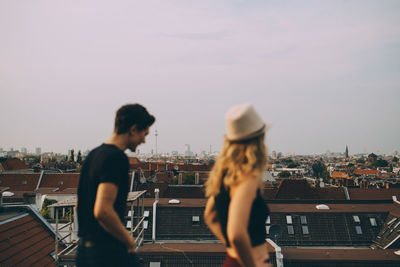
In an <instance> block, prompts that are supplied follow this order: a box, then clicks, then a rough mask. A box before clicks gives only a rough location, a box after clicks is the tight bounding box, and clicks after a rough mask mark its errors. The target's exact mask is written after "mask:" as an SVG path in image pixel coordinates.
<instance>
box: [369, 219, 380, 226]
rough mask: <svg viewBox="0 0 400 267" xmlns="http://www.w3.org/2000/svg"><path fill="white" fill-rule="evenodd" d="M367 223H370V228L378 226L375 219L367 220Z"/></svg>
mask: <svg viewBox="0 0 400 267" xmlns="http://www.w3.org/2000/svg"><path fill="white" fill-rule="evenodd" d="M369 222H370V223H371V226H378V225H377V224H376V219H375V218H369Z"/></svg>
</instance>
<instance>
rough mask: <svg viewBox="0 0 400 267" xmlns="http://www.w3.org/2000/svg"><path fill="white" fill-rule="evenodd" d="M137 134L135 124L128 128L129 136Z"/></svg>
mask: <svg viewBox="0 0 400 267" xmlns="http://www.w3.org/2000/svg"><path fill="white" fill-rule="evenodd" d="M137 132H138V130H137V126H136V124H134V125H132V126H131V127H130V128H129V135H135V134H136V133H137Z"/></svg>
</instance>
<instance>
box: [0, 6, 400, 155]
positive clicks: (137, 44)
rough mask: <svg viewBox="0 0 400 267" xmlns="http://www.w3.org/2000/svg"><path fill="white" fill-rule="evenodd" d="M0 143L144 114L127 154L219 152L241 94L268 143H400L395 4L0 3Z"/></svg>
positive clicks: (318, 147) (15, 144)
mask: <svg viewBox="0 0 400 267" xmlns="http://www.w3.org/2000/svg"><path fill="white" fill-rule="evenodd" d="M0 36H1V37H0V40H1V41H0V148H3V149H5V150H8V149H9V148H11V147H12V148H14V149H20V148H22V147H26V148H28V151H33V150H34V148H35V147H41V148H42V151H54V152H59V153H67V151H68V149H71V148H74V149H75V150H76V151H77V150H79V149H81V150H86V149H92V148H94V147H96V146H97V145H99V144H101V143H102V142H104V141H105V140H106V139H108V137H109V136H110V134H111V133H112V131H113V123H114V116H115V112H116V110H117V109H118V108H119V107H120V106H121V105H124V104H127V103H140V104H142V105H144V106H145V107H146V108H147V109H148V111H149V112H150V113H152V114H153V115H155V117H156V123H155V125H154V126H153V127H152V128H151V131H150V135H149V136H148V138H147V142H146V144H144V145H142V146H141V147H139V149H140V151H141V152H150V151H151V150H152V149H153V150H154V151H155V143H156V141H155V140H156V139H155V136H154V133H155V129H157V131H158V152H171V151H179V152H184V150H185V144H190V147H191V150H192V151H194V152H200V151H203V150H204V151H209V150H210V146H211V149H212V151H219V150H220V148H221V145H222V141H223V135H224V132H225V124H224V115H225V112H226V110H227V109H228V108H229V107H230V106H232V105H237V104H242V103H251V104H253V105H254V107H255V108H256V110H257V111H258V112H259V114H260V116H261V117H262V118H263V120H264V121H265V122H267V123H269V124H270V125H271V128H270V129H269V131H268V133H267V146H268V149H269V151H272V150H275V151H279V152H282V153H295V154H320V153H325V152H327V151H328V150H329V151H331V152H344V150H345V147H346V145H348V147H349V152H350V154H354V153H370V152H374V153H380V154H383V153H386V154H391V153H392V152H393V151H395V150H398V151H400V138H399V137H400V123H399V115H400V105H399V104H398V102H399V100H400V1H397V0H394V1H389V0H376V1H368V0H361V1H350V0H348V1H344V0H342V1H340V0H336V1H278V0H276V1H267V0H266V1H261V0H259V1H256V0H254V1H252V0H248V1H244V0H243V1H239V0H226V1H225V0H220V1H215V0H210V1H209V0H202V1H194V0H185V1H183V0H176V1H167V0H162V1H153V0H148V1H134V0H129V1H128V0H116V1H105V0H96V1H88V0H79V1H76V0H72V1H59V0H48V1H41V0H36V1H32V0H19V1H15V0H0Z"/></svg>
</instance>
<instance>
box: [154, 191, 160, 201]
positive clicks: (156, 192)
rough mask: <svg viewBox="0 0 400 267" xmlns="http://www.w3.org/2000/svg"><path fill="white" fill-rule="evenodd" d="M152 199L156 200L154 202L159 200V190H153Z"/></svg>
mask: <svg viewBox="0 0 400 267" xmlns="http://www.w3.org/2000/svg"><path fill="white" fill-rule="evenodd" d="M154 197H155V198H156V201H157V202H158V200H159V199H160V189H158V188H156V189H154Z"/></svg>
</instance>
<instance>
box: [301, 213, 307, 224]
mask: <svg viewBox="0 0 400 267" xmlns="http://www.w3.org/2000/svg"><path fill="white" fill-rule="evenodd" d="M300 221H301V224H307V217H306V216H304V215H303V216H300Z"/></svg>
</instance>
